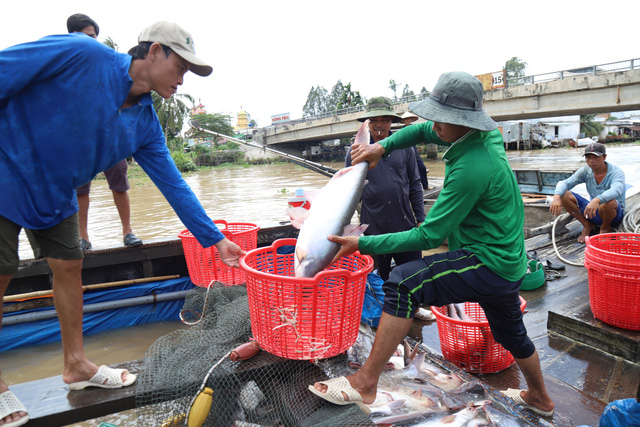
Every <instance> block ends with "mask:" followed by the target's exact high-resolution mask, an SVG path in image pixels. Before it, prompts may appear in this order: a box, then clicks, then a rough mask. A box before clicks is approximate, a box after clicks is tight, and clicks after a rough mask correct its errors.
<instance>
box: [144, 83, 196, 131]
mask: <svg viewBox="0 0 640 427" xmlns="http://www.w3.org/2000/svg"><path fill="white" fill-rule="evenodd" d="M151 96H152V97H153V108H154V109H155V110H156V114H157V115H158V119H159V120H160V124H161V125H162V128H163V129H164V140H165V142H167V139H168V138H169V136H172V137H173V136H175V135H177V134H179V133H180V131H181V130H182V127H183V126H184V119H185V118H186V117H187V116H188V115H189V111H191V108H192V107H189V106H188V105H187V104H185V103H184V101H189V102H191V105H192V106H193V105H194V104H195V100H194V99H193V97H192V96H191V95H189V94H187V93H175V94H173V95H172V96H171V98H167V99H164V98H162V97H161V96H160V95H158V94H157V93H155V92H152V93H151Z"/></svg>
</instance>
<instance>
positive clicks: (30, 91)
mask: <svg viewBox="0 0 640 427" xmlns="http://www.w3.org/2000/svg"><path fill="white" fill-rule="evenodd" d="M138 43H139V44H138V45H137V46H136V47H134V48H133V49H131V50H130V51H129V53H130V54H129V55H128V54H122V53H118V52H116V51H114V50H113V49H111V48H109V47H106V46H104V45H103V44H102V43H100V42H98V41H96V40H94V39H93V38H91V37H87V36H86V35H84V34H65V35H56V36H49V37H44V38H42V39H40V40H37V41H35V42H30V43H25V44H21V45H17V46H13V47H10V48H7V49H4V50H2V51H0V81H2V85H0V135H2V137H1V138H0V188H2V192H3V194H2V196H3V200H2V203H1V204H0V297H2V296H3V295H4V293H5V291H6V289H7V287H8V285H9V282H10V281H11V278H12V277H13V275H14V274H15V272H16V271H17V270H18V265H19V259H18V234H19V233H20V230H21V229H22V228H24V229H25V231H26V233H27V236H28V237H29V240H30V241H31V245H32V247H33V249H34V255H35V256H36V257H43V258H46V259H47V262H48V264H49V266H50V267H51V270H52V272H53V293H54V302H55V306H56V310H57V313H58V318H59V320H60V332H61V337H62V348H63V353H64V367H63V374H62V380H63V381H64V382H65V383H66V384H68V385H69V388H70V389H72V390H76V389H82V388H84V387H87V386H95V387H103V388H118V387H124V386H128V385H131V384H133V382H134V381H135V379H136V377H135V375H132V374H130V373H129V372H127V371H126V370H116V369H111V368H109V367H107V366H101V367H100V368H98V366H96V365H95V364H94V363H92V362H90V361H89V360H88V359H87V358H86V356H85V354H84V350H83V340H82V277H81V270H82V250H81V248H80V245H79V236H78V203H77V200H76V195H75V189H76V188H77V187H78V186H80V185H82V184H84V183H86V182H88V181H90V180H91V179H92V178H93V177H94V176H95V175H96V174H98V173H100V172H102V171H104V170H105V169H108V168H110V167H111V166H113V165H114V164H116V163H117V162H118V161H120V160H122V159H124V158H127V157H129V156H131V155H133V157H134V158H135V159H136V161H137V162H138V163H139V164H140V165H141V166H142V168H143V169H144V170H145V171H146V172H147V174H148V175H149V177H150V178H151V179H152V180H153V182H154V183H155V184H156V185H157V186H158V188H159V189H160V191H162V193H163V195H164V196H165V197H166V199H167V200H168V201H169V203H170V204H171V206H172V207H173V209H174V210H175V211H176V213H177V214H178V216H179V217H180V219H181V220H182V222H183V223H184V225H185V226H186V227H187V228H188V229H189V230H190V231H191V232H192V233H193V235H194V236H195V237H196V238H197V239H198V241H199V242H200V244H202V245H203V246H204V247H210V246H212V245H215V246H216V248H217V250H218V251H219V253H220V258H221V260H222V261H223V262H224V263H225V264H227V265H230V266H235V267H237V266H238V260H239V258H240V256H242V255H243V254H244V252H243V251H242V249H240V248H239V247H238V246H237V245H236V244H235V243H233V242H231V241H229V240H228V239H226V238H225V237H224V235H223V234H222V233H221V232H220V230H218V228H217V227H216V226H215V224H214V223H213V221H212V220H211V219H210V218H209V216H208V215H207V214H206V212H205V211H204V208H203V207H202V205H201V204H200V202H199V201H198V199H197V198H196V197H195V195H194V194H193V192H192V191H191V189H190V188H189V186H188V185H187V184H186V183H185V181H184V179H182V175H181V174H180V172H179V171H178V169H177V168H176V166H175V163H174V162H173V160H172V158H171V155H170V153H169V150H168V149H167V147H166V144H165V142H164V134H163V132H162V127H161V126H160V122H159V121H158V117H157V116H156V114H155V111H154V109H153V101H152V99H151V91H152V90H153V91H155V92H156V93H158V94H159V95H160V96H162V97H163V98H169V97H171V96H172V95H173V94H174V93H175V92H176V91H177V89H178V86H180V85H181V84H182V82H183V78H184V75H185V74H186V73H187V72H188V71H192V72H194V73H196V74H198V75H200V76H208V75H209V74H211V72H212V68H211V67H210V66H209V65H207V64H206V63H204V62H203V61H202V60H201V59H200V58H198V57H197V56H196V55H195V49H194V47H193V38H192V36H191V34H189V33H188V32H186V31H185V30H183V29H182V28H180V27H179V26H177V25H176V24H173V23H170V22H157V23H155V24H152V25H150V26H149V27H147V28H145V29H144V30H143V31H142V33H141V34H140V36H139V37H138ZM0 307H1V305H0ZM10 393H11V392H10V391H8V388H7V385H6V384H5V383H4V382H3V381H2V379H0V400H1V401H3V402H7V401H8V402H16V401H17V399H15V396H11V395H10ZM3 408H4V409H6V405H5V406H4V407H3ZM28 420H29V418H28V415H27V414H26V410H25V408H24V407H23V406H22V405H11V406H10V407H9V409H6V410H3V411H0V421H2V422H3V424H9V423H11V425H15V426H18V425H22V424H24V423H26V422H27V421H28Z"/></svg>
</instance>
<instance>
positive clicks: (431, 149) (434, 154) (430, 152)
mask: <svg viewBox="0 0 640 427" xmlns="http://www.w3.org/2000/svg"><path fill="white" fill-rule="evenodd" d="M437 158H438V145H436V144H427V159H437Z"/></svg>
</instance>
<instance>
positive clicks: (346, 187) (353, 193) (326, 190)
mask: <svg viewBox="0 0 640 427" xmlns="http://www.w3.org/2000/svg"><path fill="white" fill-rule="evenodd" d="M354 144H369V120H367V121H365V122H364V123H363V124H362V126H360V129H359V130H358V133H357V134H356V139H355V141H354ZM368 169H369V162H362V163H358V164H357V165H354V166H351V167H348V168H343V169H340V170H339V171H338V172H336V174H335V175H334V176H333V177H332V178H331V180H330V181H329V182H328V183H327V185H325V186H324V187H323V188H322V190H321V191H320V192H319V193H318V195H317V196H316V197H315V198H314V199H313V201H312V203H311V209H309V211H308V213H307V214H306V218H303V221H304V222H302V221H301V220H300V219H298V218H297V217H296V215H297V214H298V213H300V212H301V211H300V210H298V209H300V208H293V209H290V210H288V212H289V215H290V216H291V218H292V223H293V225H294V226H295V225H300V223H301V222H302V224H301V228H300V234H299V235H298V242H297V243H296V250H295V270H296V277H313V276H315V275H316V274H317V273H318V272H320V271H322V270H324V269H325V268H326V267H328V266H329V263H330V262H331V260H332V259H333V257H334V256H335V255H336V254H337V253H338V251H339V250H340V245H339V244H337V243H334V242H331V241H329V240H327V237H328V236H329V235H332V234H333V235H337V236H346V235H351V236H353V235H360V234H362V232H363V231H364V228H366V226H359V225H350V224H349V223H350V221H351V217H353V213H354V212H355V210H356V206H357V205H358V202H359V201H360V197H361V196H362V188H363V187H364V184H365V177H366V176H367V170H368Z"/></svg>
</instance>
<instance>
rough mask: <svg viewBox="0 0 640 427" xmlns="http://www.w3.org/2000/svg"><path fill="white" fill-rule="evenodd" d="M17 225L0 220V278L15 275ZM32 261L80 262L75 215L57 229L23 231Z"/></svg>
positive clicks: (80, 250)
mask: <svg viewBox="0 0 640 427" xmlns="http://www.w3.org/2000/svg"><path fill="white" fill-rule="evenodd" d="M21 229H22V227H20V226H19V225H18V224H16V223H14V222H12V221H9V220H8V219H6V218H4V217H1V216H0V274H15V273H16V271H18V264H19V262H20V260H19V258H18V236H19V234H20V230H21ZM24 231H25V233H26V235H27V237H28V238H29V242H30V243H31V248H33V255H34V257H35V258H54V259H63V260H73V259H82V257H83V255H82V249H81V248H80V235H79V234H78V214H77V213H75V214H73V215H71V216H70V217H67V218H65V219H63V220H62V222H60V223H59V224H57V225H54V226H53V227H50V228H44V229H41V230H31V229H27V228H25V229H24Z"/></svg>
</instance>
